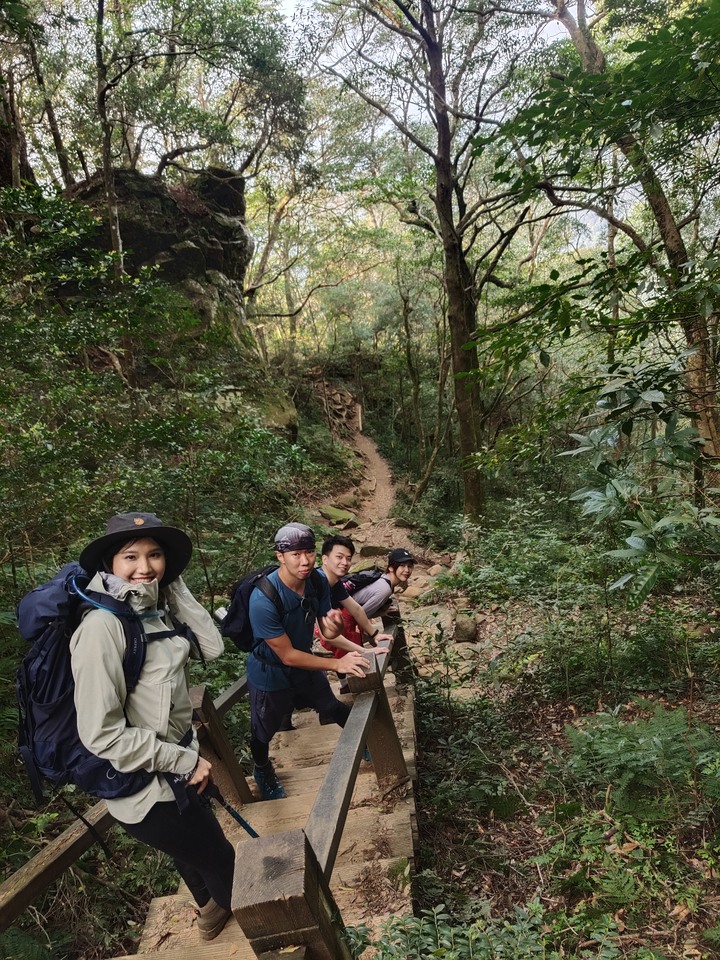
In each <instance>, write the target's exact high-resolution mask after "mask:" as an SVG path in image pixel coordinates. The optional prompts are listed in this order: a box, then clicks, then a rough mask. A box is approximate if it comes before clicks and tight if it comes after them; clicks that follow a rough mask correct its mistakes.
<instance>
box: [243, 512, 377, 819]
mask: <svg viewBox="0 0 720 960" xmlns="http://www.w3.org/2000/svg"><path fill="white" fill-rule="evenodd" d="M315 555H316V551H315V534H314V533H313V532H312V530H311V529H310V527H307V526H305V524H302V523H289V524H286V525H285V526H283V527H281V528H280V529H279V530H278V532H277V533H276V534H275V556H276V557H277V559H278V563H279V564H280V567H279V569H278V570H275V571H274V572H273V573H271V574H269V575H268V579H269V581H270V583H271V584H272V585H273V586H274V587H275V589H276V590H277V592H278V595H279V597H280V599H281V601H282V604H283V608H284V610H285V613H284V615H283V616H282V617H281V616H280V614H279V613H278V610H277V609H276V607H275V604H274V603H273V602H272V600H270V599H269V598H268V597H266V596H265V594H264V593H263V592H262V591H261V590H253V592H252V593H251V595H250V604H249V614H250V625H251V627H252V632H253V636H254V637H255V640H256V646H255V647H254V649H253V651H252V653H251V654H250V655H249V656H248V660H247V678H248V692H249V695H250V751H251V753H252V756H253V760H254V761H255V769H254V771H253V776H254V777H255V782H256V783H257V785H258V787H259V788H260V793H261V795H262V798H263V800H279V799H280V798H282V797H284V796H285V795H286V794H285V790H284V789H283V786H282V784H281V783H280V781H279V780H278V778H277V775H276V774H275V770H274V768H273V765H272V762H271V761H270V741H271V740H272V738H273V737H274V736H275V734H276V733H277V732H278V730H280V729H281V728H282V726H283V722H284V721H285V718H286V717H287V716H288V714H290V713H291V712H292V709H293V707H312V708H313V709H314V710H316V711H317V712H318V713H322V715H323V716H329V717H332V719H333V720H334V722H335V723H337V724H339V725H340V726H341V727H344V726H345V723H346V722H347V718H348V717H349V715H350V707H349V706H348V705H347V704H345V703H342V702H341V701H340V700H338V699H337V698H336V697H335V695H334V694H333V692H332V690H331V689H330V684H329V683H328V680H327V676H326V673H327V672H328V671H330V670H332V671H335V672H337V671H340V672H342V673H349V674H351V675H352V676H355V677H363V676H365V670H364V668H366V667H368V666H369V663H368V661H367V660H366V659H364V657H363V655H362V652H361V651H359V650H358V651H357V652H349V653H345V654H344V656H342V657H338V658H333V659H328V658H327V657H316V656H315V655H314V654H312V653H311V652H310V651H311V649H312V644H313V630H314V627H315V621H316V620H317V622H318V624H319V625H320V628H321V630H322V632H323V634H324V635H325V636H328V637H330V638H333V637H337V636H339V634H340V631H341V630H342V626H343V622H342V616H341V614H340V612H339V611H338V610H333V609H332V606H331V603H330V591H329V589H328V585H327V581H326V580H324V579H323V578H317V580H316V579H315V578H313V577H311V574H312V572H313V569H314V567H315ZM316 577H317V575H316Z"/></svg>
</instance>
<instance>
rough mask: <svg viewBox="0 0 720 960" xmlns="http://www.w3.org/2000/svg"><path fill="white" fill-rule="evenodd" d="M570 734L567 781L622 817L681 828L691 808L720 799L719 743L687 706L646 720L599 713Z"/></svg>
mask: <svg viewBox="0 0 720 960" xmlns="http://www.w3.org/2000/svg"><path fill="white" fill-rule="evenodd" d="M566 734H567V738H568V741H569V744H570V752H569V756H568V758H567V762H566V771H567V774H568V775H569V777H570V778H571V779H572V780H573V781H574V782H575V784H576V785H577V787H578V788H579V789H580V790H582V791H587V792H588V793H589V795H590V797H594V798H595V799H598V798H603V797H604V798H605V804H606V805H607V804H609V803H612V806H613V807H614V808H616V809H617V811H618V812H619V813H622V814H632V815H633V816H635V817H637V818H639V819H642V820H643V821H645V822H655V821H668V820H670V821H673V822H675V824H676V825H677V826H678V827H679V826H680V825H681V824H682V821H683V818H684V816H685V814H686V813H687V812H688V810H689V809H691V808H697V807H698V806H699V805H703V806H704V807H705V808H706V809H708V808H710V807H713V806H715V805H716V804H717V802H718V800H720V739H718V737H717V736H716V735H715V734H714V733H713V732H712V731H711V730H710V729H709V728H708V727H706V726H705V725H703V724H692V725H691V724H690V723H689V722H688V716H687V712H686V711H685V710H684V709H683V708H682V707H678V708H676V709H674V710H666V709H664V708H663V707H661V706H656V707H655V708H654V711H653V714H652V716H650V717H648V718H647V719H645V718H642V717H639V718H635V719H631V720H624V719H622V717H621V715H620V711H619V710H618V711H614V712H613V713H599V714H596V715H595V716H593V717H588V718H586V719H584V720H583V721H582V723H581V724H580V725H578V726H568V727H567V729H566Z"/></svg>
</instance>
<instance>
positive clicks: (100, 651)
mask: <svg viewBox="0 0 720 960" xmlns="http://www.w3.org/2000/svg"><path fill="white" fill-rule="evenodd" d="M159 642H165V641H159ZM168 642H170V643H172V640H170V641H168ZM125 646H126V642H125V632H124V630H123V627H122V624H121V622H120V620H119V619H118V618H117V617H115V616H113V614H111V613H104V612H103V611H100V610H94V611H92V612H91V613H89V614H88V615H87V616H86V617H85V618H84V620H83V621H82V623H81V624H80V626H79V627H78V629H77V630H76V631H75V633H74V634H73V636H72V640H71V642H70V653H71V658H72V671H73V677H74V680H75V708H76V710H77V725H78V733H79V735H80V739H81V740H82V742H83V743H84V744H85V746H86V747H87V749H88V750H90V751H91V752H92V753H94V754H95V755H96V756H98V757H102V758H103V759H105V760H109V761H110V763H112V765H113V766H114V767H116V768H117V769H118V770H120V771H122V772H123V773H128V772H132V771H134V770H148V771H150V772H151V773H180V774H186V773H191V772H192V771H193V770H194V769H195V766H196V764H197V760H198V744H197V738H196V737H195V736H194V737H193V740H192V742H191V743H190V744H189V745H188V746H187V747H181V746H178V744H177V743H172V742H166V741H165V740H162V739H160V736H159V735H158V732H157V731H163V735H165V736H168V718H169V717H171V716H172V719H173V721H174V722H176V723H178V722H179V721H180V720H182V723H183V724H184V720H185V717H184V715H183V714H182V712H181V705H182V706H184V705H185V704H187V727H189V726H190V723H191V718H192V708H191V706H190V701H189V698H188V694H187V682H186V680H185V675H184V672H183V671H182V670H180V671H178V674H177V676H176V678H174V680H171V681H167V682H163V683H155V684H153V678H152V666H151V665H148V663H147V661H146V665H145V667H144V674H141V679H140V681H139V683H138V686H137V687H136V688H135V692H134V693H133V694H131V695H130V697H129V698H128V694H127V688H126V685H125V675H124V673H123V668H122V658H123V656H124V655H125ZM150 646H151V645H150V644H149V645H148V647H150ZM146 674H149V676H147V677H146V679H145V682H143V679H144V675H146ZM133 701H134V702H133ZM136 705H137V706H136ZM136 710H139V713H137V712H135V711H136ZM173 711H174V713H173ZM126 713H127V716H126ZM141 723H142V725H140V724H141ZM131 724H132V725H131ZM182 733H184V730H183V731H182ZM182 733H180V732H178V735H177V737H176V739H178V740H179V739H180V737H181V736H182ZM168 739H173V738H172V737H168Z"/></svg>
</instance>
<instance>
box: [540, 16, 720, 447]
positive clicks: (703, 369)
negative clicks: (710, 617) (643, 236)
mask: <svg viewBox="0 0 720 960" xmlns="http://www.w3.org/2000/svg"><path fill="white" fill-rule="evenodd" d="M554 3H555V8H556V10H557V18H558V20H559V21H560V22H561V23H562V24H563V26H564V27H565V29H566V30H567V32H568V34H569V35H570V38H571V40H572V42H573V44H574V46H575V49H576V50H577V52H578V53H579V55H580V58H581V60H582V64H583V69H584V70H585V72H586V73H589V74H599V73H604V72H605V55H604V54H603V52H602V50H601V49H600V47H599V46H598V44H597V43H596V42H595V40H594V39H593V38H592V36H591V34H590V31H589V29H588V27H587V25H586V23H585V0H578V6H577V9H578V19H577V21H576V20H575V19H574V18H573V17H572V15H571V14H570V12H569V11H568V9H567V6H566V5H565V3H564V0H554ZM615 144H616V146H617V147H618V148H619V150H620V151H621V152H622V154H623V156H624V157H625V159H626V160H627V162H628V164H629V166H630V167H631V169H632V171H633V173H634V174H635V176H636V177H637V180H638V183H639V184H640V186H641V188H642V191H643V193H644V195H645V199H646V201H647V203H648V206H649V207H650V210H651V212H652V216H653V219H654V221H655V224H656V226H657V229H658V233H659V236H660V239H661V242H662V245H663V249H664V252H665V257H666V259H667V263H668V265H669V267H670V276H669V277H666V281H667V283H668V286H669V287H670V288H671V289H675V290H677V289H678V287H679V286H680V284H681V283H682V280H683V277H684V276H685V275H686V273H687V270H688V261H689V256H688V251H687V247H686V245H685V241H684V240H683V236H682V233H681V230H680V227H679V225H678V222H677V218H676V216H675V214H674V213H673V210H672V207H671V205H670V202H669V200H668V198H667V195H666V193H665V190H664V189H663V185H662V183H661V181H660V178H659V177H658V175H657V171H656V170H655V168H654V166H653V164H652V162H651V160H650V158H649V157H648V156H647V154H646V152H645V150H644V148H643V146H642V144H641V143H639V141H638V140H637V138H636V137H635V136H634V134H633V133H631V132H629V131H626V132H624V133H623V134H620V135H618V136H616V137H615ZM681 302H682V301H681ZM683 306H684V307H685V309H684V311H683V312H682V313H681V314H680V316H679V317H678V322H679V323H680V326H681V328H682V330H683V333H684V335H685V340H686V342H687V345H688V347H689V348H690V349H691V350H692V351H693V352H692V353H691V355H690V357H689V359H688V362H687V365H686V368H685V382H686V385H687V389H688V394H689V404H690V408H691V410H692V412H693V415H694V417H695V425H696V427H697V430H698V433H699V434H700V436H701V437H702V438H703V440H704V441H705V446H704V450H703V453H704V455H705V456H707V457H720V410H718V404H717V393H718V371H717V365H716V363H715V360H714V358H713V350H712V341H711V336H710V328H709V326H708V322H707V320H706V319H705V317H704V316H702V315H701V314H700V312H699V310H698V308H697V304H695V303H694V302H693V301H692V299H691V298H689V297H688V298H685V299H684V303H683Z"/></svg>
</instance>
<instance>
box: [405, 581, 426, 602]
mask: <svg viewBox="0 0 720 960" xmlns="http://www.w3.org/2000/svg"><path fill="white" fill-rule="evenodd" d="M424 592H425V585H424V584H420V585H419V586H413V587H408V588H407V589H406V590H403V592H402V598H403V600H416V599H417V598H418V597H419V596H420V594H421V593H424Z"/></svg>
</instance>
